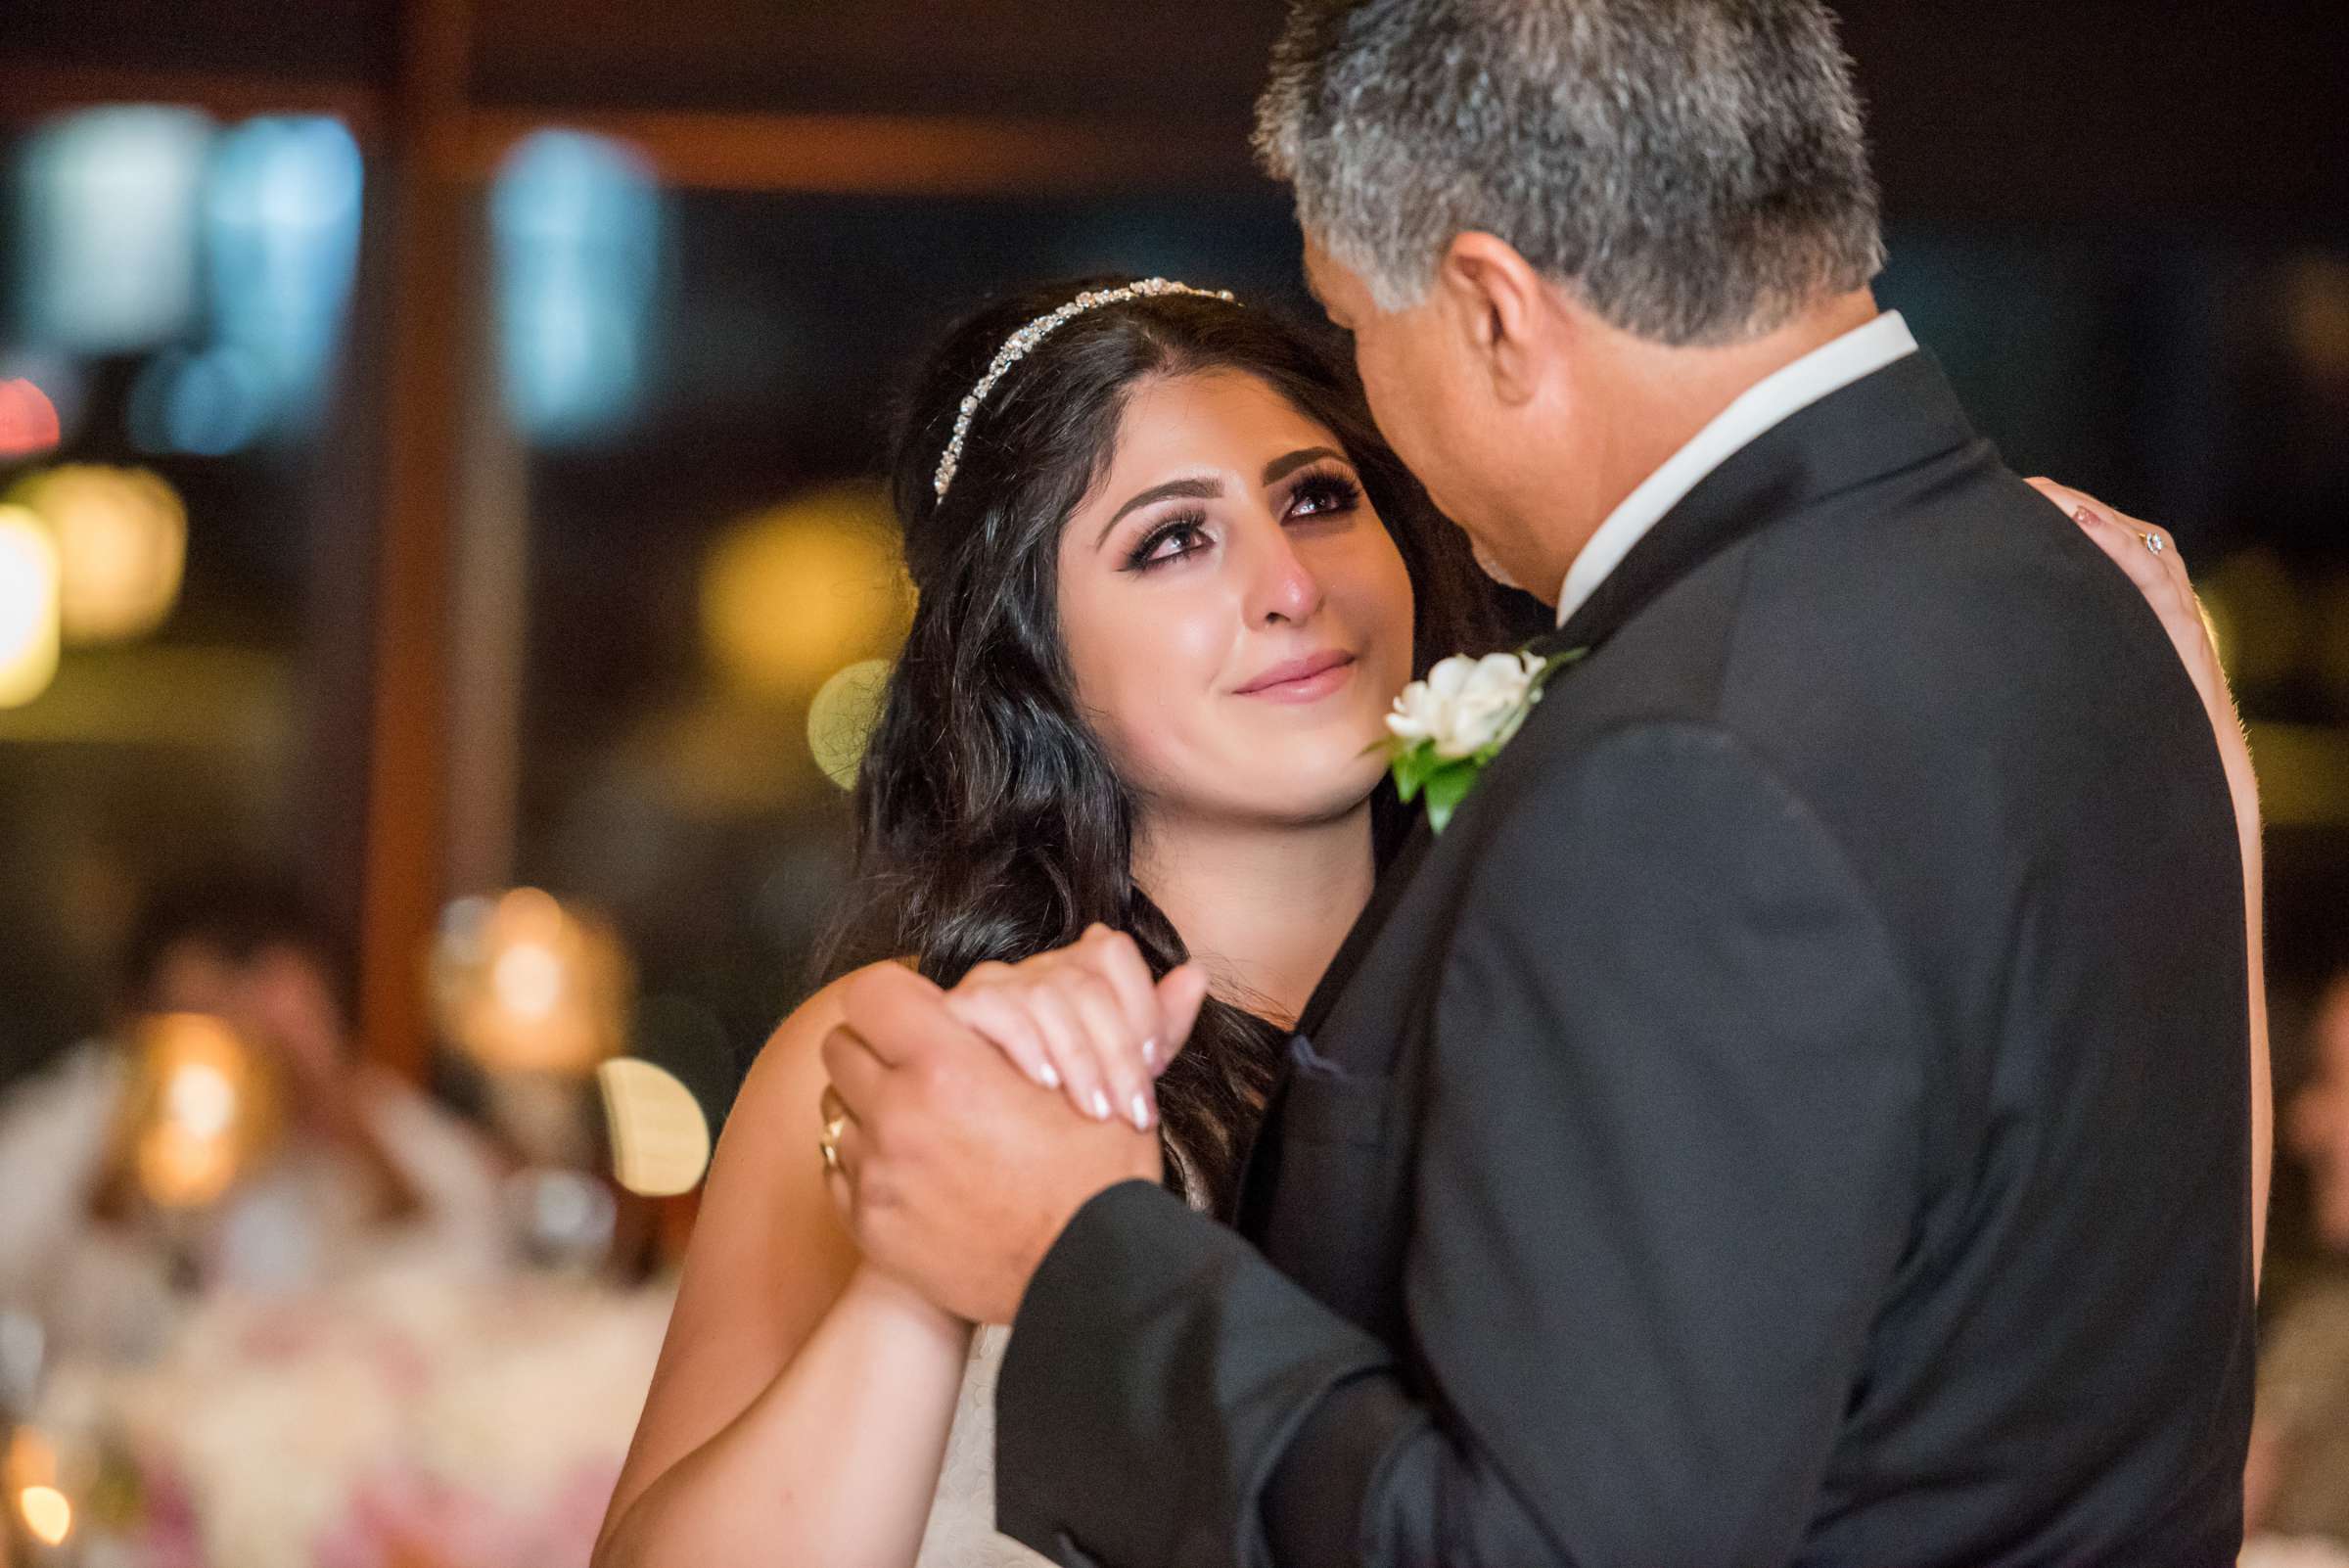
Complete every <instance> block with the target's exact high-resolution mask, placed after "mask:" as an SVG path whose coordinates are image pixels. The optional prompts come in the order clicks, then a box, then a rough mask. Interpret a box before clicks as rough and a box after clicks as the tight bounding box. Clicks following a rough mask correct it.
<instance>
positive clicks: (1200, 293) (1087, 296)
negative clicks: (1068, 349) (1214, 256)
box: [936, 278, 1239, 501]
mask: <svg viewBox="0 0 2349 1568" xmlns="http://www.w3.org/2000/svg"><path fill="white" fill-rule="evenodd" d="M1168 294H1187V295H1193V296H1196V297H1197V298H1199V299H1201V300H1224V301H1225V302H1226V303H1230V304H1237V303H1239V301H1238V300H1235V299H1233V297H1232V293H1231V291H1230V290H1229V289H1194V288H1192V287H1191V286H1190V285H1189V284H1187V283H1175V282H1173V281H1171V280H1169V279H1166V278H1144V279H1143V280H1142V281H1141V282H1139V283H1129V284H1128V285H1126V286H1125V287H1124V288H1122V289H1099V290H1093V289H1088V290H1086V291H1085V292H1084V293H1082V294H1081V295H1079V296H1078V297H1077V298H1076V299H1074V300H1070V301H1069V302H1068V303H1067V304H1064V305H1062V306H1061V307H1060V308H1059V309H1057V310H1052V311H1047V312H1046V313H1045V314H1043V315H1040V316H1038V317H1036V319H1035V320H1034V321H1031V322H1029V323H1028V325H1026V326H1025V327H1022V328H1021V329H1020V330H1019V331H1017V332H1015V333H1013V334H1012V335H1011V337H1010V338H1009V339H1008V340H1006V341H1005V343H1004V345H1003V346H1002V347H1001V348H1000V349H998V350H996V353H995V357H994V361H993V363H991V364H990V365H989V366H988V367H987V374H986V375H984V376H982V377H980V378H979V385H978V386H976V387H973V388H972V389H971V394H970V395H969V396H968V397H965V398H964V399H963V400H962V407H961V409H960V410H959V411H958V412H957V413H956V414H955V416H954V434H953V435H952V436H951V437H950V438H947V441H946V449H945V451H944V453H942V454H941V455H940V457H939V459H938V478H937V481H936V488H937V490H938V498H939V499H940V500H942V501H943V500H944V499H945V498H946V486H947V485H949V484H953V483H954V470H955V468H956V467H957V466H958V465H959V464H960V463H961V462H962V442H963V438H965V437H967V436H968V435H970V433H971V417H972V416H973V415H975V414H977V413H978V412H979V405H980V404H982V403H984V402H986V401H987V394H988V393H989V392H993V391H994V390H995V383H996V382H998V381H1001V380H1002V379H1003V374H1004V372H1006V371H1008V370H1009V369H1011V367H1012V366H1014V365H1016V364H1018V363H1019V362H1020V361H1021V360H1023V359H1025V358H1027V357H1028V354H1029V351H1030V350H1032V349H1033V348H1035V347H1036V345H1037V344H1039V343H1042V342H1043V341H1044V340H1045V339H1046V338H1049V337H1051V336H1052V334H1053V333H1055V332H1058V331H1059V330H1060V329H1061V327H1062V325H1063V324H1065V323H1066V322H1068V321H1069V320H1071V319H1072V318H1074V317H1077V316H1081V315H1082V314H1084V313H1085V312H1086V311H1087V310H1098V309H1100V308H1101V306H1103V305H1113V304H1121V303H1123V302H1125V301H1126V300H1155V299H1157V298H1158V297H1159V296H1161V295H1168Z"/></svg>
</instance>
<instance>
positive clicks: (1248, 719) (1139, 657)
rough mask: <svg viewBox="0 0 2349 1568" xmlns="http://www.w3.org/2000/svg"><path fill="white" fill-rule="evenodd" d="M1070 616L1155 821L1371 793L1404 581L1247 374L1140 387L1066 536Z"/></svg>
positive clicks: (1361, 499)
mask: <svg viewBox="0 0 2349 1568" xmlns="http://www.w3.org/2000/svg"><path fill="white" fill-rule="evenodd" d="M1060 619H1061V632H1062V637H1063V639H1064V643H1065V646H1066V648H1067V650H1068V658H1069V664H1070V668H1071V669H1072V670H1073V672H1074V674H1075V678H1076V683H1077V694H1078V699H1079V701H1080V702H1082V704H1083V705H1084V706H1085V708H1086V709H1087V710H1088V712H1089V713H1090V715H1091V716H1092V721H1093V723H1094V726H1095V728H1096V730H1097V732H1098V733H1099V734H1100V735H1101V737H1102V739H1103V741H1104V742H1105V744H1106V745H1107V746H1108V748H1109V751H1110V755H1111V759H1112V761H1114V763H1115V764H1116V766H1117V768H1118V771H1119V773H1120V776H1121V777H1123V778H1124V779H1125V780H1126V782H1127V785H1128V788H1130V789H1132V790H1133V791H1134V792H1135V793H1136V794H1137V795H1138V796H1139V797H1140V798H1141V799H1142V801H1143V802H1144V806H1145V809H1149V810H1153V811H1158V812H1181V813H1186V814H1187V813H1199V814H1208V815H1213V816H1217V817H1221V818H1226V819H1230V818H1243V819H1258V820H1278V821H1293V822H1306V821H1315V820H1325V819H1327V818H1328V817H1331V816H1334V815H1337V814H1340V813H1342V812H1344V811H1347V810H1350V809H1352V808H1354V807H1357V806H1359V805H1360V803H1361V802H1362V800H1363V799H1364V798H1365V797H1367V796H1368V794H1369V793H1370V791H1371V789H1372V788H1373V787H1374V786H1375V785H1376V784H1377V782H1378V779H1379V774H1380V772H1381V770H1382V761H1381V759H1379V758H1378V757H1375V756H1365V755H1364V749H1365V748H1367V747H1368V746H1369V745H1370V744H1371V743H1372V742H1373V741H1375V740H1376V739H1378V737H1379V736H1380V734H1381V733H1383V715H1385V713H1386V711H1387V709H1388V707H1389V705H1390V704H1391V703H1392V702H1393V701H1394V698H1395V694H1396V693H1397V692H1399V691H1401V690H1402V689H1403V687H1404V685H1405V682H1407V681H1408V680H1409V679H1410V672H1411V582H1410V576H1409V574H1408V573H1407V572H1406V571H1405V567H1404V563H1403V557H1402V555H1401V553H1400V552H1398V551H1397V549H1396V548H1395V541H1394V540H1393V539H1392V538H1391V537H1389V536H1388V533H1387V530H1386V528H1385V527H1384V526H1383V525H1382V524H1381V523H1380V521H1379V518H1378V514H1377V513H1376V512H1374V511H1373V510H1372V509H1371V506H1370V501H1369V498H1368V496H1367V495H1366V494H1365V493H1364V492H1363V490H1362V487H1361V484H1360V481H1359V479H1358V478H1357V476H1356V474H1355V471H1354V467H1353V465H1352V464H1351V463H1349V462H1348V461H1347V460H1346V457H1345V454H1344V452H1343V451H1342V450H1341V449H1340V447H1339V445H1338V440H1337V438H1336V437H1334V436H1332V435H1331V434H1330V433H1329V432H1328V431H1326V430H1324V429H1323V428H1322V427H1321V426H1320V425H1318V424H1316V423H1314V421H1313V420H1312V419H1311V418H1309V417H1307V416H1306V415H1305V414H1303V413H1301V412H1299V411H1298V409H1297V408H1296V407H1295V406H1294V405H1293V404H1291V403H1290V402H1289V401H1288V399H1287V398H1285V397H1283V396H1282V395H1281V394H1280V393H1279V392H1275V391H1273V390H1272V388H1271V387H1269V386H1268V385H1267V384H1266V383H1265V382H1263V381H1260V380H1258V379H1257V378H1256V377H1254V376H1250V375H1247V374H1245V373H1242V372H1238V371H1228V370H1221V371H1210V372H1203V373H1200V374H1197V375H1188V376H1176V377H1168V378H1163V379H1159V380H1154V381H1151V382H1148V383H1145V384H1144V385H1142V386H1139V387H1137V388H1135V389H1134V391H1133V392H1132V394H1131V396H1130V397H1129V398H1128V403H1127V407H1126V415H1125V421H1124V424H1123V425H1122V426H1121V428H1120V430H1119V434H1118V444H1117V450H1116V452H1115V454H1114V455H1113V457H1112V459H1111V462H1110V465H1109V471H1108V474H1107V476H1106V477H1105V479H1104V480H1103V482H1102V483H1101V484H1099V485H1097V486H1096V487H1095V489H1094V491H1093V493H1092V494H1090V495H1088V496H1087V497H1086V498H1085V500H1084V502H1083V503H1082V505H1081V506H1080V507H1079V508H1078V510H1077V512H1076V514H1075V516H1073V517H1072V518H1071V519H1070V520H1069V524H1068V528H1067V530H1066V531H1065V532H1064V533H1063V534H1062V536H1061V544H1060Z"/></svg>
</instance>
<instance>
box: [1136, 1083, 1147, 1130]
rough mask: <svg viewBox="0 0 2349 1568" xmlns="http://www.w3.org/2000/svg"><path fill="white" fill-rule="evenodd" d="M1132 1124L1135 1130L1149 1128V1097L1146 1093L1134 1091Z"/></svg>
mask: <svg viewBox="0 0 2349 1568" xmlns="http://www.w3.org/2000/svg"><path fill="white" fill-rule="evenodd" d="M1133 1126H1134V1130H1136V1131H1141V1132H1147V1131H1149V1130H1150V1098H1149V1096H1148V1095H1146V1094H1141V1093H1136V1094H1135V1095H1134V1097H1133Z"/></svg>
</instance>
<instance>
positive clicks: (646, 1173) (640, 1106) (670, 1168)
mask: <svg viewBox="0 0 2349 1568" xmlns="http://www.w3.org/2000/svg"><path fill="white" fill-rule="evenodd" d="M595 1079H596V1086H597V1087H598V1088H599V1089H600V1090H601V1091H602V1093H603V1100H604V1123H605V1126H606V1128H607V1129H608V1130H609V1132H610V1135H611V1141H612V1174H613V1177H614V1179H615V1180H617V1181H619V1183H620V1184H621V1185H622V1186H623V1187H625V1188H627V1189H628V1190H629V1191H630V1192H633V1193H635V1194H637V1195H638V1196H639V1197H646V1198H669V1197H674V1196H676V1195H677V1194H678V1193H680V1192H690V1191H692V1190H693V1189H694V1188H695V1187H696V1186H698V1185H700V1184H701V1179H702V1173H703V1172H705V1171H707V1170H708V1169H709V1168H710V1122H709V1119H708V1118H707V1117H705V1116H704V1115H703V1114H702V1107H701V1102H700V1101H698V1100H696V1099H695V1098H694V1095H693V1091H692V1090H691V1089H689V1088H687V1087H686V1086H685V1085H684V1084H683V1083H682V1082H680V1081H679V1080H678V1079H677V1077H676V1075H674V1074H673V1073H670V1072H668V1070H667V1069H665V1068H662V1067H659V1066H656V1065H655V1064H654V1063H651V1062H648V1061H645V1060H643V1059H642V1058H641V1057H634V1056H623V1057H619V1058H616V1059H615V1060H612V1061H609V1062H606V1063H604V1064H603V1066H601V1067H599V1068H597V1069H596V1074H595Z"/></svg>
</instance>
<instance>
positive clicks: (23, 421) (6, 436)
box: [0, 380, 61, 462]
mask: <svg viewBox="0 0 2349 1568" xmlns="http://www.w3.org/2000/svg"><path fill="white" fill-rule="evenodd" d="M60 435H61V432H60V430H59V423H58V417H57V405H56V404H55V403H53V402H51V401H50V400H49V394H48V393H47V392H42V391H41V389H40V388H39V387H37V386H35V385H34V384H33V383H32V382H30V381H26V380H15V381H0V462H6V461H8V460H9V459H10V458H16V457H30V456H33V455H34V454H36V453H39V452H45V451H47V450H49V448H51V447H52V446H55V445H56V444H57V443H58V439H59V438H60Z"/></svg>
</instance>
